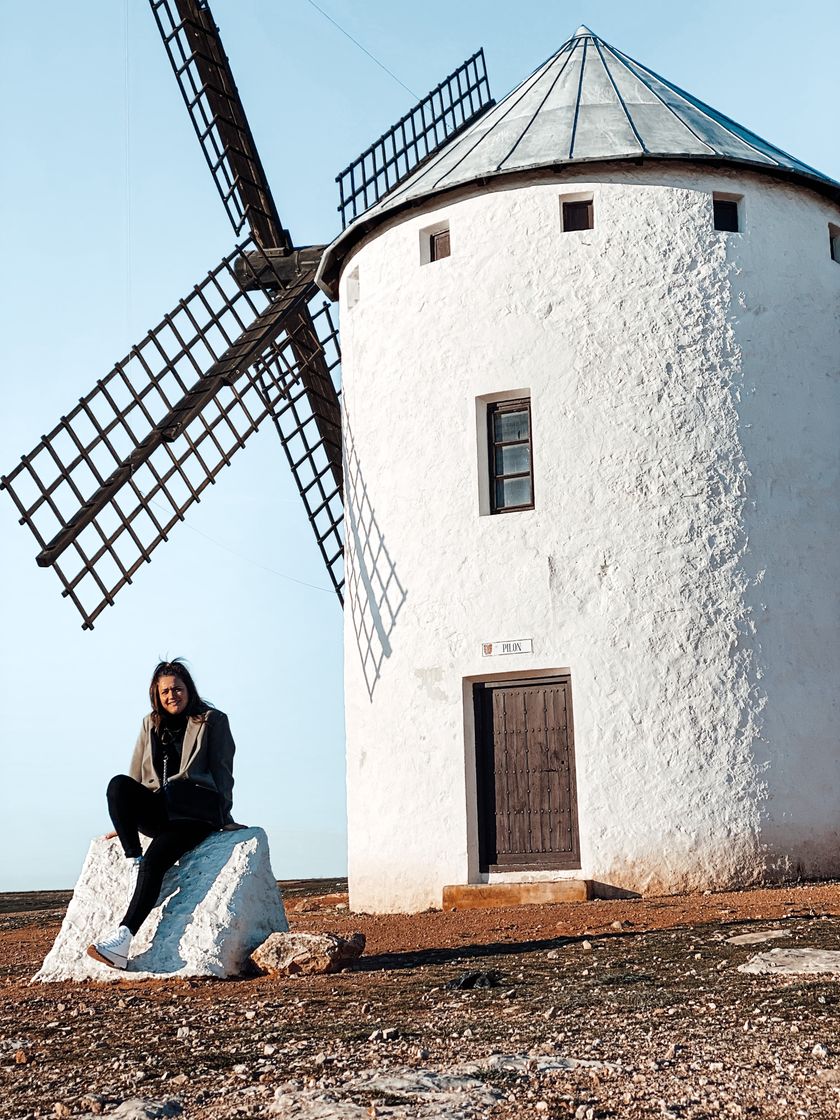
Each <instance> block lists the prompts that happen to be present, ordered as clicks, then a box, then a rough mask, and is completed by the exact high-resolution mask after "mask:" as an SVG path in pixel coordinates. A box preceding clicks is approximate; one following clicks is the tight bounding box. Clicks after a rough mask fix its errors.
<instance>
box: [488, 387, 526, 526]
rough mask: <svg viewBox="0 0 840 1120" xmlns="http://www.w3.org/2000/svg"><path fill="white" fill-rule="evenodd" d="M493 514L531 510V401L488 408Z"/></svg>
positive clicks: (502, 402)
mask: <svg viewBox="0 0 840 1120" xmlns="http://www.w3.org/2000/svg"><path fill="white" fill-rule="evenodd" d="M487 436H488V440H489V468H490V506H491V513H504V512H507V511H508V510H517V509H531V508H532V507H533V505H534V483H533V475H532V468H531V463H532V457H531V402H530V400H527V399H526V400H512V401H499V402H498V403H496V404H490V405H488V406H487Z"/></svg>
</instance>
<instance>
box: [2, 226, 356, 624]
mask: <svg viewBox="0 0 840 1120" xmlns="http://www.w3.org/2000/svg"><path fill="white" fill-rule="evenodd" d="M257 252H258V247H257V246H256V245H255V244H254V242H253V241H248V242H245V243H244V244H242V245H240V246H239V247H238V248H237V249H236V250H235V251H234V252H233V253H231V254H229V255H228V256H227V257H225V258H224V260H223V261H222V262H221V263H220V264H219V265H218V266H217V267H216V268H215V269H214V270H213V271H212V272H210V273H209V274H208V275H207V277H206V278H205V279H204V280H203V281H202V282H201V283H200V284H198V285H197V286H196V287H195V288H194V289H193V291H192V293H191V294H190V295H189V296H188V297H187V298H186V299H184V300H182V301H181V302H180V303H179V304H178V305H177V307H176V308H175V309H174V311H172V312H171V314H169V315H167V316H165V317H164V319H163V321H162V322H161V323H160V324H159V325H158V326H157V327H156V328H155V329H154V330H153V331H151V332H150V333H149V334H148V335H147V336H146V338H145V339H143V341H142V342H140V343H139V344H138V345H137V346H135V347H134V348H133V349H132V350H131V351H130V353H129V354H128V356H127V357H126V358H125V359H124V360H123V361H122V362H118V363H117V365H116V366H115V367H114V369H113V370H112V371H111V372H110V373H109V374H108V375H107V376H106V377H104V378H102V380H100V381H98V382H97V384H96V387H95V388H94V389H93V390H92V391H91V392H90V393H88V394H87V396H85V397H83V398H81V400H80V401H79V404H78V405H77V406H76V408H74V409H73V410H72V412H70V413H68V414H67V415H66V416H64V417H62V418H61V421H60V423H59V424H58V425H57V426H56V427H55V428H54V429H53V430H52V431H51V432H50V433H49V434H48V435H46V436H44V437H43V439H42V441H41V442H40V443H39V444H38V446H37V447H36V448H35V449H34V450H33V451H32V452H31V453H30V454H29V455H25V456H23V458H22V460H21V463H20V464H19V466H18V467H16V468H15V470H14V471H12V472H11V473H10V474H9V475H8V476H6V477H3V478H2V479H0V485H2V487H3V488H5V489H6V490H8V491H9V493H10V495H11V496H12V499H13V500H14V502H15V504H16V506H17V508H18V511H19V514H20V521H21V523H22V524H26V525H28V526H29V528H30V529H31V531H32V532H33V534H34V535H35V538H36V540H37V541H38V543H39V545H40V547H41V552H40V554H39V555H38V557H37V562H38V564H39V565H41V566H52V567H54V568H55V570H56V572H57V573H58V576H59V578H60V580H61V582H62V584H63V587H64V591H63V594H64V595H65V596H68V597H69V598H70V599H71V600H72V601H73V602H74V603H75V605H76V607H77V609H78V610H79V612H80V614H81V615H82V618H83V626H84V628H86V629H88V628H92V626H93V623H94V621H95V619H96V618H97V617H98V615H99V614H100V613H101V611H102V610H103V609H104V608H105V606H107V605H110V604H112V603H113V601H114V596H115V594H116V593H117V592H118V591H119V590H120V589H121V588H122V587H124V586H125V585H126V584H127V583H131V581H132V576H133V575H134V573H135V572H136V571H137V569H138V568H139V567H140V565H141V564H142V563H144V562H146V561H148V560H149V559H150V554H151V552H152V550H153V549H154V548H156V547H157V545H158V544H160V543H161V542H162V541H165V540H166V539H167V535H168V533H169V531H170V530H171V528H172V526H173V525H174V524H175V523H176V522H177V521H182V520H183V519H184V512H185V511H186V510H187V509H188V508H189V507H190V506H191V505H192V503H193V502H196V501H198V500H199V498H200V495H201V493H202V491H203V490H204V489H205V488H206V487H207V486H208V485H209V484H210V483H211V482H213V481H214V480H215V478H216V476H217V475H218V473H219V471H220V470H221V469H222V467H223V466H226V465H228V464H229V463H230V461H231V458H232V456H233V455H234V454H235V452H236V451H237V450H238V449H239V448H241V447H242V446H243V445H244V443H245V441H246V440H247V438H248V437H249V436H250V435H252V434H253V432H255V431H256V430H257V428H258V427H259V425H260V423H261V422H262V421H263V420H264V419H265V418H266V417H268V416H270V417H271V418H272V419H273V421H274V423H275V425H276V426H277V428H278V431H279V432H280V435H281V439H282V441H283V446H284V448H285V450H286V454H287V457H288V459H289V463H290V466H291V467H292V471H293V473H294V476H295V479H296V481H297V484H298V487H299V489H300V492H301V496H302V497H303V500H304V504H305V506H306V508H307V512H308V514H309V517H310V521H311V522H312V525H313V528H314V529H315V533H316V538H317V540H318V545H319V548H320V550H321V553H322V555H323V557H324V560H325V562H326V564H327V569H328V571H329V573H330V577H331V579H332V582H333V585H334V587H335V589H336V591H337V592H338V594H339V597H341V591H342V586H343V538H342V531H343V524H342V519H343V509H342V501H341V487H340V482H338V483H337V482H336V478H335V466H334V463H335V456H336V449H338V454H339V456H340V443H341V427H340V407H339V403H338V388H337V383H338V376H339V362H340V351H339V346H338V334H337V331H336V328H335V324H334V323H333V321H332V318H331V315H330V313H329V308H328V307H327V306H326V305H322V306H319V305H320V304H321V302H322V297H321V295H320V293H319V292H318V289H317V288H316V286H315V284H314V282H313V274H314V269H313V268H309V269H308V270H305V271H302V272H301V274H300V275H299V276H298V277H297V278H296V279H295V281H294V282H293V283H291V284H290V285H289V286H288V287H285V288H280V289H278V288H277V287H276V286H275V287H271V286H269V285H265V286H258V285H256V284H255V283H253V282H252V284H249V285H248V290H243V287H241V286H240V284H239V283H238V282H237V278H236V272H235V268H236V262H237V261H240V265H239V267H240V271H241V267H242V266H241V259H242V258H244V259H246V260H254V259H255V257H254V254H255V253H257ZM257 272H259V274H260V275H262V276H265V275H266V266H265V263H263V264H261V266H260V268H259V269H258V270H257V269H255V270H254V276H253V277H252V281H255V279H256V276H257ZM324 370H326V375H325V374H324ZM325 432H326V435H325Z"/></svg>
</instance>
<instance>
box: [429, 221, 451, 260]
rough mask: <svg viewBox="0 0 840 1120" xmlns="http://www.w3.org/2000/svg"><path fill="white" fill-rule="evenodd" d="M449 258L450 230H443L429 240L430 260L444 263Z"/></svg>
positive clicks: (432, 235)
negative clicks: (445, 258)
mask: <svg viewBox="0 0 840 1120" xmlns="http://www.w3.org/2000/svg"><path fill="white" fill-rule="evenodd" d="M448 256H449V230H448V229H441V230H438V232H437V233H433V234H431V235H430V238H429V260H430V261H442V260H443V258H444V257H448Z"/></svg>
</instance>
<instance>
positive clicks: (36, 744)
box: [0, 0, 840, 890]
mask: <svg viewBox="0 0 840 1120" xmlns="http://www.w3.org/2000/svg"><path fill="white" fill-rule="evenodd" d="M318 4H319V6H320V7H321V8H322V9H323V10H324V11H325V12H327V13H328V14H329V15H330V16H331V17H332V18H333V19H334V20H335V21H337V22H338V23H339V24H340V25H341V26H343V27H344V28H345V29H346V30H347V32H348V33H349V34H350V35H352V36H353V37H354V38H355V39H357V40H358V41H359V42H360V43H362V44H363V45H364V46H365V48H366V49H367V50H368V51H369V52H370V53H371V54H372V55H374V56H376V58H378V59H380V60H381V62H382V63H383V64H384V65H385V66H386V67H387V68H388V69H389V70H390V71H392V72H393V74H395V75H396V76H397V77H398V78H399V80H400V82H402V83H404V85H405V86H407V87H408V88H409V89H411V90H413V91H414V92H415V93H416V94H417V95H419V96H422V95H423V94H425V93H426V92H427V90H428V89H429V88H431V87H432V86H434V85H436V84H437V82H438V81H440V79H441V78H442V77H444V76H445V75H446V74H447V73H448V72H449V71H450V70H452V69H453V68H454V67H455V66H457V65H458V64H459V63H460V62H461V61H462V60H463V59H464V58H466V57H467V56H468V55H470V54H471V53H472V52H473V51H474V50H476V49H477V48H478V47H479V46H483V47H484V48H485V53H486V56H487V65H488V70H489V74H490V84H491V89H492V92H493V95H494V96H495V97H496V99H497V100H499V99H501V98H502V97H503V96H504V95H505V94H506V93H507V92H508V91H509V90H510V89H511V88H512V87H513V86H515V85H516V84H518V82H519V81H521V80H522V79H523V78H524V77H525V76H526V75H527V74H528V73H530V72H531V71H532V70H533V69H534V68H535V67H536V66H537V65H539V64H540V63H541V62H542V61H544V59H545V58H547V57H548V56H549V55H550V54H551V53H553V52H554V51H555V50H556V49H557V48H558V47H559V46H560V45H561V43H562V42H563V41H564V40H565V39H567V38H568V37H569V36H570V35H571V34H572V33H573V32H574V30H575V29H576V28H577V26H578V25H579V24H580V23H585V24H587V25H588V26H589V27H591V28H592V30H594V31H595V32H596V33H597V34H599V35H600V36H602V37H603V38H604V39H606V40H607V41H608V42H610V43H612V44H614V45H615V46H617V47H619V48H620V49H622V50H624V51H625V52H627V53H628V54H630V55H631V56H633V57H634V58H637V59H639V60H640V61H642V62H644V63H646V64H647V65H648V66H650V67H652V68H653V69H654V70H656V71H657V72H659V73H660V74H662V75H663V76H665V77H666V78H669V79H670V80H671V81H673V82H675V83H677V84H678V85H680V86H682V87H684V88H686V89H688V90H690V91H691V92H692V93H694V94H695V95H697V96H698V97H700V98H702V99H703V100H705V101H708V102H709V103H710V104H712V105H713V106H715V107H716V108H718V109H720V110H722V111H723V112H725V113H727V114H728V115H730V116H732V117H734V118H735V119H736V120H737V121H739V122H740V123H741V124H743V125H745V126H747V127H749V128H751V129H753V130H754V131H756V132H757V133H758V134H759V135H760V136H763V137H764V138H766V139H767V140H770V141H772V142H773V143H775V144H777V145H778V146H779V147H781V148H783V149H785V150H787V151H789V152H791V153H793V154H794V155H796V156H797V157H799V158H800V159H803V160H804V161H805V162H807V163H810V164H812V165H813V166H815V167H817V168H819V169H820V170H822V171H824V172H826V173H828V174H829V175H832V176H833V177H834V178H838V179H840V142H838V128H837V105H838V102H840V79H838V77H837V74H838V71H837V66H836V44H837V42H838V37H839V33H840V5H838V4H837V2H836V0H810V2H809V0H806V2H804V3H800V4H798V5H796V6H795V7H792V6H791V5H790V4H787V3H783V2H781V0H760V2H759V0H743V2H742V3H740V4H733V3H731V0H727V2H725V3H724V2H723V0H708V2H707V3H705V4H702V5H689V4H663V3H655V2H652V0H637V2H635V3H627V2H626V0H577V2H575V3H571V2H570V0H554V2H549V0H521V2H520V3H517V4H510V3H502V2H491V0H458V2H457V3H452V0H425V2H424V3H423V4H402V3H397V4H395V3H393V2H385V0H356V2H355V3H352V2H351V0H318ZM213 13H214V16H215V18H216V21H217V23H218V24H219V26H220V28H221V32H222V38H223V41H224V44H225V47H226V50H227V53H228V55H229V57H230V60H231V64H232V67H233V71H234V75H235V77H236V81H237V84H238V86H239V89H240V93H241V95H242V99H243V102H244V105H245V109H246V112H247V114H248V117H249V119H250V122H251V127H252V130H253V132H254V135H255V138H256V142H257V145H258V148H259V151H260V154H261V157H262V161H263V164H264V166H265V169H266V172H267V175H268V178H269V181H270V183H271V184H272V188H273V191H274V195H275V199H276V201H277V205H278V209H279V211H280V217H281V219H282V221H283V223H284V224H285V225H286V227H287V228H288V229H290V230H291V233H292V235H293V237H294V239H295V242H296V243H297V244H309V243H317V242H324V241H327V240H329V239H330V238H331V237H332V236H334V235H335V234H336V233H337V231H338V218H337V214H336V209H335V207H336V203H337V196H336V190H335V183H334V178H335V175H336V173H337V172H338V171H339V170H341V169H342V168H343V167H344V166H345V165H346V164H347V163H349V162H350V161H351V160H352V159H353V158H354V157H355V156H356V155H357V154H358V153H359V152H360V151H361V150H362V149H363V148H365V147H367V145H368V144H369V143H370V142H371V141H372V140H374V139H376V138H377V137H378V136H379V135H380V134H381V133H382V132H383V131H384V130H385V129H386V128H387V127H388V126H389V125H390V124H391V123H392V122H393V121H394V120H396V119H397V118H398V117H399V116H401V115H402V114H403V113H405V112H406V111H407V110H408V109H409V108H411V106H412V104H413V103H414V100H415V99H414V98H413V97H412V96H411V94H409V93H408V92H407V91H406V89H405V88H403V86H402V85H400V84H399V83H398V82H397V81H396V80H395V79H394V78H393V77H391V76H389V75H388V74H387V73H386V72H385V71H384V70H382V69H381V68H379V67H378V66H377V65H376V64H375V63H374V62H373V61H372V60H371V59H370V58H369V57H368V56H367V55H365V54H364V53H363V52H362V51H361V50H360V49H359V48H358V47H357V46H355V45H354V44H353V43H352V42H351V41H350V40H349V39H348V38H347V37H345V36H344V35H343V34H342V33H341V32H340V31H339V30H337V29H336V27H335V26H334V25H333V24H332V23H330V22H329V21H328V20H327V19H326V18H325V17H324V15H322V14H321V13H320V12H319V11H317V10H316V8H315V7H314V6H313V5H312V4H311V3H310V2H309V0H214V2H213ZM0 16H2V40H1V41H0V104H1V105H2V110H0V114H1V115H0V129H1V130H2V135H0V140H2V148H0V150H2V159H0V215H2V221H1V222H0V237H1V238H2V279H0V284H1V285H2V300H0V316H1V317H2V331H0V377H2V390H3V392H2V410H0V454H1V455H2V458H1V459H0V473H6V472H7V471H9V470H10V469H11V468H12V467H13V466H14V464H15V463H16V462H17V461H18V457H19V456H20V455H21V454H22V453H24V452H28V451H29V450H31V448H32V447H33V446H34V444H35V443H36V442H37V441H38V439H39V437H40V436H41V434H42V433H43V432H45V431H47V430H48V429H49V428H51V427H52V426H53V425H54V424H55V422H56V421H57V420H58V418H59V417H60V415H61V414H62V413H63V412H66V411H69V409H70V408H71V407H72V406H73V404H74V403H75V402H76V400H77V399H78V397H79V396H80V395H81V394H82V393H84V392H87V391H88V390H89V389H90V388H92V386H93V385H94V383H95V381H96V380H97V378H99V377H102V376H104V375H105V374H106V373H107V372H108V371H109V370H110V368H111V367H112V365H113V363H114V361H116V360H117V359H119V358H122V357H123V356H124V355H125V353H126V352H127V350H128V348H129V346H130V345H131V344H132V343H133V342H135V341H138V340H139V339H140V338H141V337H142V336H143V334H144V333H145V332H146V330H148V329H149V328H150V327H151V326H153V325H154V324H155V323H157V322H158V321H159V319H160V317H161V315H162V314H163V313H164V312H166V311H168V310H169V309H171V307H172V306H173V305H174V304H175V303H176V302H177V300H178V299H179V298H181V297H182V296H184V295H186V294H187V293H188V291H189V290H190V288H191V286H192V285H193V284H194V283H195V282H196V281H197V280H199V279H200V278H201V277H202V276H203V275H204V273H205V272H206V271H207V270H208V269H210V268H211V267H213V266H214V265H215V264H216V263H217V262H218V261H219V260H220V259H221V257H222V256H223V255H224V254H225V253H227V252H228V251H229V250H230V248H231V247H232V245H233V243H234V240H235V238H234V235H233V232H232V230H231V228H230V226H229V225H228V223H227V218H226V216H225V214H224V211H223V209H222V206H221V202H220V200H219V198H218V196H217V194H216V190H215V187H214V185H213V183H212V180H211V178H210V175H209V172H208V170H207V168H206V165H205V164H204V160H203V156H202V155H201V153H200V150H199V147H198V143H197V141H196V139H195V136H194V134H193V132H192V127H191V125H190V124H189V121H188V119H187V115H186V111H185V109H184V106H183V103H182V101H181V97H180V93H179V92H178V89H177V86H176V83H175V80H174V77H173V75H172V73H171V71H170V69H169V63H168V61H167V59H166V57H165V54H164V50H163V46H162V44H161V43H160V41H159V38H158V34H157V29H156V26H155V23H154V19H153V17H152V14H151V11H150V9H149V5H148V4H147V3H146V2H145V0H77V2H76V3H73V4H68V3H66V2H64V0H47V2H46V3H43V4H31V3H30V4H21V3H19V0H0ZM35 552H36V547H35V542H34V539H33V538H31V536H30V534H29V532H28V530H25V529H23V528H21V527H19V526H18V525H17V522H16V514H15V510H14V507H13V505H12V503H11V501H10V500H9V498H8V497H7V496H6V495H4V494H0V578H1V579H2V585H1V586H2V617H1V619H0V620H1V621H2V634H3V640H2V645H0V651H1V652H0V657H2V672H1V673H0V682H2V683H0V689H2V692H0V698H1V699H2V713H3V720H2V732H0V734H1V735H2V740H1V742H2V748H0V749H2V759H3V779H2V784H0V853H2V854H0V890H12V889H25V888H28V889H39V888H57V887H69V886H71V885H72V884H73V883H74V881H75V878H76V875H77V873H78V870H79V867H80V864H81V861H82V859H83V857H84V854H85V851H86V849H87V844H88V841H89V838H90V836H91V835H92V834H94V833H96V832H102V831H104V830H105V828H106V827H107V826H108V821H107V816H106V811H105V804H104V788H105V785H106V783H107V780H108V778H109V777H110V776H111V775H112V774H113V773H116V772H119V771H123V770H124V769H125V768H126V766H127V764H128V758H129V753H130V751H131V748H132V745H133V743H134V739H135V736H136V733H137V729H138V727H139V723H140V720H141V718H142V716H143V714H144V713H145V711H146V710H147V707H148V701H147V697H146V691H147V687H148V678H149V675H150V673H151V669H152V668H153V666H154V664H155V662H156V661H157V660H158V658H159V657H160V656H168V657H173V656H176V655H179V654H180V655H184V656H185V657H187V658H188V659H189V661H190V663H191V665H192V667H193V670H194V673H195V676H196V679H197V682H198V685H199V688H200V690H201V691H202V693H203V694H204V695H205V696H207V697H208V698H209V699H210V700H212V701H213V702H214V703H215V704H216V705H217V706H218V707H220V708H222V709H223V710H224V711H226V712H227V713H228V715H229V717H230V721H231V727H232V729H233V732H234V736H235V738H236V740H237V745H238V753H237V762H236V783H237V784H236V797H235V814H236V816H237V818H238V819H239V820H241V821H244V822H246V823H249V824H259V825H262V826H263V827H265V828H266V829H267V830H268V832H269V836H270V839H271V846H272V859H273V865H274V869H275V872H276V874H277V875H278V876H279V877H282V878H287V877H295V876H310V875H332V874H341V873H343V872H344V871H345V868H346V857H345V820H344V740H343V716H342V616H341V610H340V607H339V604H338V601H337V599H336V597H335V595H334V593H333V592H331V591H329V590H327V588H328V579H327V575H326V572H325V571H324V570H322V566H321V560H320V556H319V555H318V553H317V550H316V546H315V543H314V539H313V538H312V534H311V530H310V528H309V524H308V521H307V519H306V517H305V514H304V511H303V507H302V505H301V503H300V499H299V497H298V495H297V493H296V491H295V490H294V488H293V485H292V483H291V480H290V478H289V477H288V471H287V468H286V464H285V458H284V455H283V451H282V448H281V447H280V444H279V441H278V439H277V436H276V433H275V432H274V430H273V429H272V428H271V427H270V426H269V425H266V426H265V427H264V429H263V430H261V431H260V432H259V433H258V434H257V435H256V436H254V437H253V439H252V440H251V441H250V443H249V444H248V446H247V447H246V448H245V450H244V451H242V452H240V453H239V454H238V455H237V456H236V458H235V459H234V461H233V465H232V466H231V467H230V468H226V469H225V470H223V471H222V473H221V475H220V477H219V480H218V482H217V485H216V486H215V487H212V488H210V490H209V491H208V492H206V495H205V497H204V499H203V500H202V502H201V503H200V505H198V506H194V507H193V508H192V510H191V511H190V513H189V514H188V515H187V521H186V523H185V524H184V525H181V526H178V527H176V529H175V530H174V532H173V535H172V537H171V540H170V541H169V543H167V544H165V545H161V546H160V548H159V549H158V550H157V551H156V552H155V554H154V558H153V561H152V564H151V565H150V566H147V567H144V568H143V569H141V570H140V571H139V572H138V573H137V576H136V577H135V583H134V585H133V586H131V587H128V588H126V589H124V590H123V591H122V592H121V593H120V594H119V596H118V597H117V600H116V605H115V606H114V607H112V608H109V609H107V610H106V611H105V613H104V614H103V615H101V616H100V618H99V620H98V621H97V624H96V628H95V629H94V630H93V632H83V631H82V629H81V627H80V619H79V617H78V616H77V614H76V612H75V609H74V608H73V607H72V605H71V604H70V603H69V602H68V601H66V600H63V599H62V598H61V595H60V585H59V582H58V580H57V578H56V577H55V575H54V574H53V573H52V572H51V571H49V570H41V569H38V568H36V566H35V563H34V556H35ZM295 581H298V582H295ZM307 584H308V585H315V586H306V585H307ZM397 842H398V838H396V837H395V843H397Z"/></svg>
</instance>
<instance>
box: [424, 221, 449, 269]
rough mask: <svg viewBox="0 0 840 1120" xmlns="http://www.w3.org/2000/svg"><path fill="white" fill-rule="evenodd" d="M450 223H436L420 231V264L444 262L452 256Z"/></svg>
mask: <svg viewBox="0 0 840 1120" xmlns="http://www.w3.org/2000/svg"><path fill="white" fill-rule="evenodd" d="M451 252H452V250H451V247H450V241H449V222H436V223H435V224H434V225H433V226H427V227H426V228H425V229H421V230H420V263H421V264H431V263H432V261H442V260H443V259H444V258H445V257H448V256H449V255H450V254H451Z"/></svg>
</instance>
